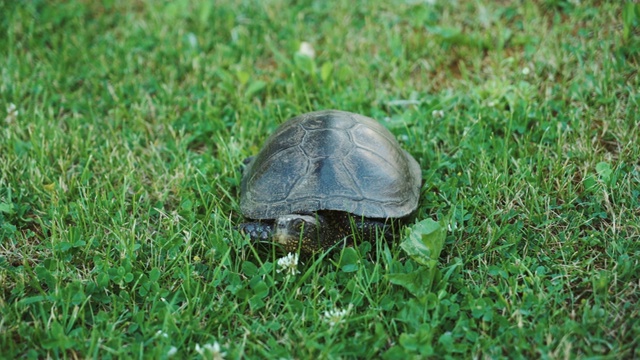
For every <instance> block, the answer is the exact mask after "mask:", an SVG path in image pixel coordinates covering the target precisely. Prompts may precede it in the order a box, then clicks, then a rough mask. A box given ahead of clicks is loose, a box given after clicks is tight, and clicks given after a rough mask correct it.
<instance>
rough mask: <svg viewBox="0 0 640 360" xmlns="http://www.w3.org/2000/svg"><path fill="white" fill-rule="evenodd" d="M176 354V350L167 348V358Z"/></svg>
mask: <svg viewBox="0 0 640 360" xmlns="http://www.w3.org/2000/svg"><path fill="white" fill-rule="evenodd" d="M177 353H178V348H177V347H175V346H172V347H170V348H169V351H167V357H172V356H173V355H175V354H177Z"/></svg>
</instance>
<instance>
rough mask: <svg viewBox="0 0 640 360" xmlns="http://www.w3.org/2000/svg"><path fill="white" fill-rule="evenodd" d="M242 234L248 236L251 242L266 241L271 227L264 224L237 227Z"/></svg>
mask: <svg viewBox="0 0 640 360" xmlns="http://www.w3.org/2000/svg"><path fill="white" fill-rule="evenodd" d="M238 230H239V231H240V232H241V233H242V234H248V235H249V238H251V240H252V241H267V240H269V238H270V237H271V233H272V232H273V225H272V224H270V223H264V222H259V221H256V222H248V223H242V224H240V225H238Z"/></svg>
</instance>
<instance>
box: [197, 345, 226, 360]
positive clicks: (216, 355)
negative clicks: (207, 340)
mask: <svg viewBox="0 0 640 360" xmlns="http://www.w3.org/2000/svg"><path fill="white" fill-rule="evenodd" d="M196 352H197V353H198V354H200V356H202V358H203V359H211V360H222V359H224V357H225V356H226V355H227V353H226V352H223V351H220V344H218V342H217V341H214V342H213V344H204V345H203V346H202V347H200V344H196Z"/></svg>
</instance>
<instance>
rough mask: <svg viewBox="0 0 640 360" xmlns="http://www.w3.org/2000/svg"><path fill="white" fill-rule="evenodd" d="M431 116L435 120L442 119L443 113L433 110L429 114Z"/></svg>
mask: <svg viewBox="0 0 640 360" xmlns="http://www.w3.org/2000/svg"><path fill="white" fill-rule="evenodd" d="M431 116H433V117H434V118H436V119H442V118H443V117H444V111H442V110H433V111H432V112H431Z"/></svg>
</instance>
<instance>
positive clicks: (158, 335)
mask: <svg viewBox="0 0 640 360" xmlns="http://www.w3.org/2000/svg"><path fill="white" fill-rule="evenodd" d="M156 337H163V338H165V339H168V338H169V335H167V333H166V332H164V331H162V330H158V331H156Z"/></svg>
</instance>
